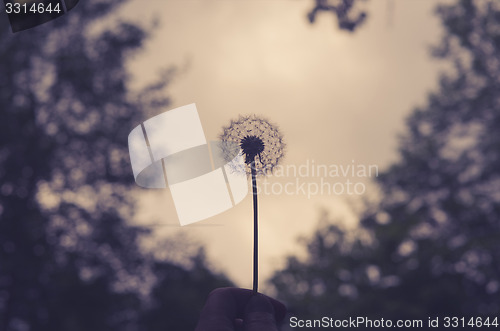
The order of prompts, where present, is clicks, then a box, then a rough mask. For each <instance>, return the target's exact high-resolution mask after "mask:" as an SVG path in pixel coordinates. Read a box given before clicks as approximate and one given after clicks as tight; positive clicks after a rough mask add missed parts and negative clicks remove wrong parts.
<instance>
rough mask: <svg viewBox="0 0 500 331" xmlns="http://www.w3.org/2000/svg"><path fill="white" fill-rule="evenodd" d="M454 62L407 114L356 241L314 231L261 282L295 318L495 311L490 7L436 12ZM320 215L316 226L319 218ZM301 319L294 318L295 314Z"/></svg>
mask: <svg viewBox="0 0 500 331" xmlns="http://www.w3.org/2000/svg"><path fill="white" fill-rule="evenodd" d="M437 14H438V15H439V17H440V18H441V20H442V22H443V26H444V27H445V31H446V34H445V37H444V39H443V41H442V42H441V44H440V45H439V47H436V48H435V49H434V55H435V56H437V57H438V58H440V59H444V60H446V61H449V62H451V63H453V64H454V70H453V72H448V73H446V74H443V75H442V77H441V80H440V88H439V91H437V92H436V93H433V94H431V95H430V96H429V98H428V101H427V104H426V105H425V106H424V107H422V108H418V109H415V110H414V111H413V112H412V114H411V116H410V117H409V118H408V122H407V132H406V134H405V135H404V136H403V137H402V138H401V143H400V148H399V155H400V158H399V161H397V162H396V163H394V164H393V165H392V166H391V167H390V168H389V169H388V170H387V171H385V172H384V173H383V174H382V175H381V176H380V177H379V178H378V184H379V185H380V188H381V190H382V201H381V203H380V204H379V205H378V206H376V207H368V208H367V209H366V212H365V213H364V214H363V215H362V217H361V223H360V226H359V228H358V229H357V230H356V231H353V232H351V231H346V230H343V229H341V228H339V227H338V226H335V225H331V223H332V221H331V220H330V221H329V222H327V221H323V223H322V225H321V226H320V227H319V229H318V230H317V232H316V233H315V234H314V236H313V237H312V238H311V239H310V240H309V241H308V252H309V257H308V259H306V260H305V261H301V260H298V259H297V258H293V257H290V258H289V259H288V265H287V267H286V268H285V269H284V270H282V271H279V272H277V273H276V274H275V275H274V277H273V279H272V284H273V285H274V286H275V287H276V289H277V290H278V293H280V295H281V298H282V299H284V300H285V301H287V302H289V303H290V304H291V306H293V307H295V309H296V310H297V311H298V312H300V313H301V314H302V312H303V314H304V316H308V317H316V318H318V317H321V316H331V315H332V314H335V316H336V317H339V318H341V317H348V316H358V315H360V314H363V316H368V317H378V318H381V317H383V318H393V319H396V318H403V317H408V318H421V319H427V317H429V316H430V317H432V316H466V317H467V316H492V317H495V316H496V315H494V314H497V313H498V311H499V309H500V305H499V303H498V291H499V290H500V223H499V219H500V197H499V194H498V190H499V188H500V133H499V130H498V129H497V128H498V126H499V125H500V103H499V97H500V94H499V91H500V89H499V87H500V84H499V79H500V61H499V59H500V19H499V18H500V3H499V2H498V1H472V0H459V1H456V2H455V3H454V4H449V5H440V6H439V7H438V9H437ZM327 218H328V217H326V216H325V217H323V219H327ZM300 316H302V315H300Z"/></svg>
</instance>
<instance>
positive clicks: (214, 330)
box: [195, 287, 286, 331]
mask: <svg viewBox="0 0 500 331" xmlns="http://www.w3.org/2000/svg"><path fill="white" fill-rule="evenodd" d="M285 313H286V308H285V306H284V305H283V304H282V303H281V302H279V301H277V300H274V299H272V298H270V297H267V296H265V295H263V294H260V293H258V294H256V295H254V293H253V291H251V290H246V289H241V288H231V287H226V288H218V289H215V290H213V291H212V292H211V293H210V295H209V296H208V299H207V302H206V303H205V307H203V310H202V311H201V316H200V320H199V321H198V326H197V327H196V330H195V331H240V330H243V331H278V330H279V329H278V325H279V324H280V323H281V322H282V321H283V319H284V318H285Z"/></svg>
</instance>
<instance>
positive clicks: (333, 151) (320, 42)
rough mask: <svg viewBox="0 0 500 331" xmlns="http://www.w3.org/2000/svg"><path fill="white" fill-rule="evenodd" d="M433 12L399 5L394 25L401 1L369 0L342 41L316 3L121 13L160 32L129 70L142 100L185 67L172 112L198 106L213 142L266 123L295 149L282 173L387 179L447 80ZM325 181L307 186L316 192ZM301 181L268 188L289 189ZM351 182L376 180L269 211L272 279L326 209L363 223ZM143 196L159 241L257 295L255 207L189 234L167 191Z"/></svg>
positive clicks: (286, 199) (264, 255)
mask: <svg viewBox="0 0 500 331" xmlns="http://www.w3.org/2000/svg"><path fill="white" fill-rule="evenodd" d="M436 3H437V2H436V1H434V0H404V1H399V0H398V1H394V0H392V5H393V10H392V11H391V10H390V9H389V8H390V5H391V0H369V1H367V2H366V10H367V11H368V13H369V17H368V20H367V21H366V23H365V25H363V26H362V27H361V28H360V29H359V30H358V31H356V32H355V33H354V34H350V33H348V32H344V31H339V30H338V29H337V28H336V21H335V19H334V17H333V15H331V14H328V13H325V14H320V15H319V16H318V17H317V22H316V23H315V24H314V25H310V24H309V23H308V21H307V19H306V14H307V11H308V10H310V8H311V7H312V4H313V2H312V1H310V0H272V1H269V0H253V1H237V0H169V1H166V0H156V1H152V0H150V1H148V2H147V4H145V2H144V1H140V0H133V1H131V2H130V3H129V4H127V5H126V6H125V7H124V8H123V10H122V13H123V15H124V16H126V17H129V18H132V19H139V18H140V19H141V20H146V21H153V20H154V18H155V17H156V18H158V19H159V20H160V22H161V23H160V27H159V28H158V29H157V31H156V32H155V33H154V36H153V38H152V39H150V41H149V42H148V43H147V45H146V48H145V50H144V52H143V53H142V54H141V55H139V56H137V57H136V58H134V59H133V61H132V62H131V63H130V68H131V70H132V72H133V74H134V76H133V77H134V80H133V82H134V86H141V85H142V84H144V83H145V82H147V81H150V80H151V79H153V78H154V77H155V74H156V72H157V71H158V69H159V68H162V67H168V66H170V65H177V66H181V67H182V66H186V64H188V65H187V66H186V70H185V71H184V72H183V73H182V74H180V75H179V76H178V77H176V79H175V80H174V82H173V83H172V85H171V86H170V87H169V88H168V93H169V95H170V96H171V97H172V101H173V103H172V105H171V106H170V107H169V108H167V109H165V110H168V109H172V108H175V107H178V106H182V105H186V104H190V103H196V105H197V107H198V112H199V114H200V117H201V121H202V125H203V128H204V130H205V135H206V138H207V140H214V139H216V138H217V136H218V135H219V133H220V132H221V128H222V127H223V126H224V125H226V124H228V123H229V121H230V120H231V119H232V118H237V117H238V115H239V114H257V115H259V114H260V115H265V117H267V118H269V119H270V120H271V121H272V122H274V123H276V124H278V125H279V127H280V130H281V131H282V133H283V134H284V136H285V139H286V142H287V146H288V148H287V155H286V158H285V160H284V162H283V165H284V166H286V165H289V166H295V167H297V168H298V167H299V166H300V165H305V164H309V166H308V167H309V168H308V169H309V170H311V169H312V168H311V165H312V164H313V162H314V164H315V165H325V166H327V167H329V169H331V167H337V168H338V169H339V168H342V167H343V169H348V168H347V167H348V166H350V167H352V166H355V167H356V169H360V168H363V167H368V166H376V167H378V169H379V171H382V170H384V169H385V168H386V167H387V166H388V165H389V164H390V163H391V162H394V161H395V160H396V159H397V153H396V147H397V135H398V134H400V133H403V132H404V129H405V126H404V119H405V117H406V116H407V115H408V114H409V113H410V111H411V110H412V109H413V108H414V107H415V106H417V105H423V104H424V102H425V100H426V99H425V98H426V95H427V93H429V92H430V91H432V90H433V89H435V87H436V86H437V75H438V72H439V69H441V68H443V65H442V64H441V63H439V62H436V61H435V60H432V59H431V58H430V56H429V46H430V45H432V44H435V43H437V42H438V40H439V37H440V35H441V28H440V24H439V21H438V19H437V17H436V16H435V15H434V11H433V9H434V6H435V5H436ZM145 119H146V118H145ZM320 177H321V176H319V177H318V176H312V175H311V174H309V175H308V176H302V177H301V178H299V180H300V181H301V183H305V185H308V184H309V183H316V184H318V183H320V181H321V179H322V178H320ZM372 177H374V174H373V173H372ZM296 180H297V178H296V177H293V176H281V177H279V178H276V177H274V178H273V177H270V178H268V179H267V181H268V183H269V184H273V183H278V184H279V183H281V185H284V184H286V183H288V182H291V183H294V184H293V185H296V184H297V182H296ZM347 180H350V181H351V183H352V184H354V183H362V184H363V185H364V184H365V183H366V182H367V181H369V180H370V178H365V177H363V176H356V175H355V176H354V177H353V176H352V173H351V175H347V176H338V177H328V176H327V177H325V178H323V181H324V182H327V183H328V185H331V186H333V185H334V184H335V183H340V184H338V185H344V186H336V188H337V192H339V191H340V188H341V187H343V188H344V189H345V190H344V193H343V194H335V193H334V194H320V193H317V194H312V193H314V192H312V191H311V190H309V192H307V193H306V194H304V193H303V192H302V191H300V190H299V191H297V192H295V193H294V194H284V193H282V194H272V193H271V194H262V195H261V196H260V197H259V199H260V200H259V203H260V239H261V245H260V251H261V254H260V259H261V263H260V268H261V279H265V278H266V277H268V276H269V275H271V274H272V271H273V270H275V268H276V267H279V266H280V265H282V262H283V257H284V256H285V254H287V253H296V252H298V251H299V249H300V246H299V245H298V244H297V241H296V238H297V237H298V236H300V235H307V234H310V233H312V231H313V229H314V228H315V226H316V224H317V221H318V217H319V215H320V211H321V209H322V208H325V209H327V210H329V211H330V213H331V215H333V216H336V217H340V218H343V219H344V220H346V222H347V223H351V224H352V223H354V222H355V220H356V217H355V214H354V213H353V212H352V211H350V208H349V207H348V206H349V205H350V203H353V202H354V203H355V202H356V201H360V199H362V198H366V197H367V196H368V195H369V193H368V192H369V191H370V189H369V186H368V185H367V186H366V193H363V194H359V195H356V194H351V195H349V194H347V192H346V190H347V186H346V185H347V184H346V181H347ZM260 184H261V185H263V183H262V182H261V183H260ZM362 184H359V185H358V187H357V188H358V192H359V191H360V188H361V187H364V186H361V185H362ZM311 185H312V186H311V189H314V185H313V184H311ZM275 187H276V188H278V187H279V186H275ZM351 188H353V187H352V186H351ZM323 193H325V192H323ZM138 194H139V198H140V199H141V201H142V204H141V208H140V212H139V215H138V216H137V218H136V219H135V220H134V222H138V223H141V224H160V225H159V226H155V227H154V228H155V229H156V230H157V234H158V235H159V236H176V235H178V234H179V233H184V234H186V235H188V236H189V237H192V238H196V239H197V240H199V241H200V242H202V243H203V244H205V245H206V248H207V252H208V254H209V258H210V259H211V261H213V262H214V264H215V266H216V267H218V268H219V270H221V271H224V272H225V273H226V274H227V275H228V276H229V277H230V278H231V279H232V280H233V281H235V282H236V284H237V285H238V286H241V287H251V281H252V278H251V276H252V206H251V196H250V195H249V196H247V198H246V199H245V200H244V201H243V202H242V203H240V204H239V205H237V206H236V207H235V208H233V209H231V210H229V211H226V212H225V213H223V214H220V215H217V216H215V217H212V218H210V219H208V220H205V221H202V222H200V223H197V224H195V225H192V226H187V227H183V228H181V227H180V226H179V225H178V224H179V223H178V220H177V215H176V212H175V208H174V205H173V201H172V197H171V195H170V192H169V190H163V191H161V190H140V191H139V192H138ZM308 194H309V195H311V196H309V197H308V196H307V195H308ZM261 285H263V283H261Z"/></svg>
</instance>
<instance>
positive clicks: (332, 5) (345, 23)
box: [307, 0, 367, 32]
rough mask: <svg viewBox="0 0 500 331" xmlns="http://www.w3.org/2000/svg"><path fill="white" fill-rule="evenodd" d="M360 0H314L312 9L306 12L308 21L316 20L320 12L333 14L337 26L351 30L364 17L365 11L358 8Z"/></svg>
mask: <svg viewBox="0 0 500 331" xmlns="http://www.w3.org/2000/svg"><path fill="white" fill-rule="evenodd" d="M360 1H361V0H314V7H313V9H312V10H311V11H310V12H309V13H308V14H307V18H308V19H309V22H310V23H314V22H315V21H316V17H317V15H318V13H320V12H329V13H331V14H333V15H334V16H335V17H336V19H337V23H338V28H339V29H341V30H347V31H349V32H353V31H354V30H356V29H357V28H358V27H359V26H360V25H361V24H362V23H363V22H364V21H365V19H366V17H367V13H366V12H365V11H363V10H361V9H359V8H358V7H359V3H360Z"/></svg>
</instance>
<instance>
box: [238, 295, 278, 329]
mask: <svg viewBox="0 0 500 331" xmlns="http://www.w3.org/2000/svg"><path fill="white" fill-rule="evenodd" d="M243 329H244V330H245V331H278V327H277V325H276V319H275V318H274V308H273V305H272V304H271V301H269V299H268V298H266V297H265V296H264V295H262V294H256V295H253V296H252V297H251V298H250V300H249V301H248V303H247V305H246V307H245V313H244V318H243Z"/></svg>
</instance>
